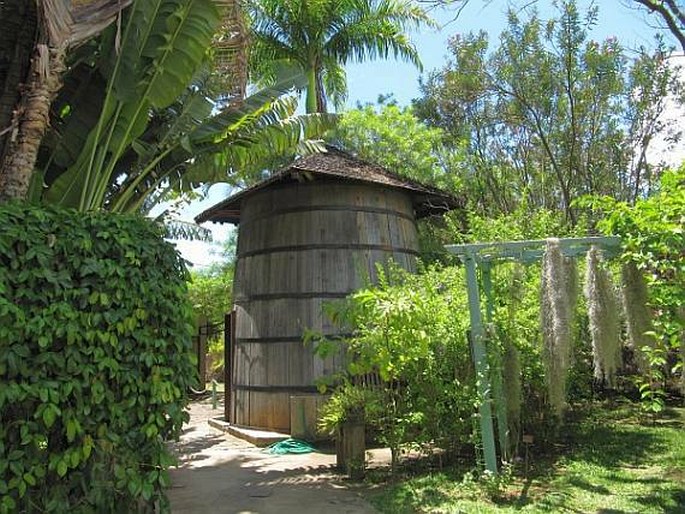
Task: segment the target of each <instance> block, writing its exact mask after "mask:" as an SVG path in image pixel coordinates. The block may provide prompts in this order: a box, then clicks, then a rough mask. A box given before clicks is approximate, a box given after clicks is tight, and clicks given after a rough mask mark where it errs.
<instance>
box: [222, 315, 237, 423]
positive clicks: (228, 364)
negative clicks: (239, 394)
mask: <svg viewBox="0 0 685 514" xmlns="http://www.w3.org/2000/svg"><path fill="white" fill-rule="evenodd" d="M234 321H235V310H233V311H231V312H228V313H226V314H224V419H225V420H226V421H231V405H232V402H231V393H233V341H234V339H235V338H234V337H233V331H234V325H235V323H234Z"/></svg>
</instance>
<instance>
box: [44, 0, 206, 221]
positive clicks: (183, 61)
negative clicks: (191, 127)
mask: <svg viewBox="0 0 685 514" xmlns="http://www.w3.org/2000/svg"><path fill="white" fill-rule="evenodd" d="M218 21H219V17H218V14H217V11H216V9H215V7H214V5H213V2H211V0H137V1H136V2H134V5H133V7H132V8H131V9H129V11H128V12H127V17H126V21H125V24H124V27H125V28H124V30H123V39H122V40H121V42H120V44H118V35H117V34H114V35H113V36H112V34H110V35H109V37H105V38H103V41H104V42H105V43H104V44H105V45H108V47H107V46H106V47H105V48H103V50H102V55H104V56H107V55H112V54H114V55H116V59H115V60H114V65H113V66H111V67H108V66H103V67H101V70H102V71H103V73H104V74H105V75H106V79H107V89H106V94H105V98H104V101H103V103H102V109H101V114H100V117H99V119H98V122H97V124H96V125H95V127H93V128H92V130H91V131H90V133H89V135H88V138H87V139H86V142H85V145H84V146H83V147H82V149H81V152H80V153H79V155H78V156H77V158H76V160H75V162H74V164H73V165H72V166H70V167H69V168H68V169H67V170H66V171H65V172H64V173H62V174H61V175H60V176H59V177H58V178H57V179H56V180H55V181H54V183H52V184H51V186H50V188H49V189H48V191H47V192H46V194H45V199H46V200H47V201H49V202H54V203H60V204H62V205H66V206H70V207H76V208H80V209H91V208H99V207H102V206H103V205H104V203H105V199H106V197H107V194H108V191H109V188H110V186H111V185H112V180H113V178H114V175H115V171H116V169H117V165H118V163H119V161H120V160H121V159H122V157H123V156H124V155H125V154H126V153H127V152H128V151H130V149H131V147H132V145H133V143H134V141H136V140H137V138H139V137H140V136H141V135H142V134H143V133H144V132H145V130H146V128H147V126H148V123H149V121H150V118H151V112H152V109H153V108H155V109H161V108H164V107H167V106H169V105H170V104H171V103H172V102H174V100H175V99H176V98H178V97H179V96H180V95H181V93H183V92H184V90H185V88H186V87H187V85H188V84H189V83H190V82H191V80H192V78H193V76H194V75H195V73H196V72H197V70H198V68H199V67H200V66H201V65H202V63H203V60H204V56H205V52H206V49H207V48H208V46H209V45H210V42H211V38H212V35H213V33H214V31H215V29H216V26H217V24H218ZM119 47H120V50H119V52H118V54H116V51H117V48H119Z"/></svg>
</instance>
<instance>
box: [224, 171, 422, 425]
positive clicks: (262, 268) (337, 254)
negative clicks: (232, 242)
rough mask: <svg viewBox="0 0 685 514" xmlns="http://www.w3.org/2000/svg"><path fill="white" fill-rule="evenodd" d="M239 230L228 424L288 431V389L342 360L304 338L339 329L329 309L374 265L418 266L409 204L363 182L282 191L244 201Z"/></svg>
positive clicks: (372, 271)
mask: <svg viewBox="0 0 685 514" xmlns="http://www.w3.org/2000/svg"><path fill="white" fill-rule="evenodd" d="M308 206H309V207H311V209H307V207H308ZM329 207H331V208H329ZM335 207H337V208H335ZM239 230H240V232H239V252H238V261H237V263H236V273H235V282H234V294H235V297H236V308H237V314H236V352H235V354H236V371H235V380H236V388H235V393H234V394H235V401H234V405H235V416H234V419H232V420H231V421H232V422H234V423H236V424H240V425H247V426H254V427H262V428H271V429H277V430H288V428H289V424H290V413H289V403H288V402H289V400H288V398H289V394H288V393H287V391H288V390H289V389H290V390H292V392H293V393H295V392H296V391H297V390H298V388H307V387H309V388H311V387H313V386H314V384H315V382H316V379H317V378H319V377H321V376H324V375H329V374H331V373H334V372H336V371H338V370H340V369H341V368H342V366H343V354H342V353H341V354H338V355H333V356H330V357H328V358H327V359H325V360H321V359H319V358H317V357H315V356H314V354H313V348H312V347H311V346H304V345H303V344H302V343H301V337H302V335H303V332H304V331H305V329H307V328H309V329H312V330H316V331H326V333H331V331H334V330H336V329H335V327H333V326H332V325H331V323H330V321H329V320H328V319H326V318H325V317H324V315H323V305H324V304H325V303H326V302H329V301H335V299H336V298H340V297H343V296H344V295H346V294H348V293H350V292H351V291H353V290H355V289H357V288H359V287H360V286H361V285H364V283H365V281H366V277H364V275H366V276H369V277H371V278H372V279H375V276H376V275H375V273H376V272H375V263H376V262H381V263H385V262H387V260H388V258H391V257H392V258H394V259H395V260H397V261H398V264H400V265H402V264H403V262H410V261H413V259H414V255H416V253H417V248H416V241H417V237H416V224H415V222H414V221H413V210H412V204H411V200H410V198H409V195H407V194H406V193H405V192H403V191H398V190H388V189H383V188H382V187H379V186H368V185H364V184H354V185H353V184H349V183H341V184H335V183H330V182H327V183H317V182H312V183H302V184H297V185H292V186H288V187H275V188H274V189H273V190H269V189H267V190H263V191H261V192H258V193H256V194H255V195H253V196H251V197H248V198H246V199H245V200H243V205H242V214H241V224H240V226H239ZM403 257H404V259H403ZM337 330H340V329H337ZM333 333H335V332H333ZM269 388H271V389H269ZM283 389H285V392H284V391H283ZM300 390H301V389H300Z"/></svg>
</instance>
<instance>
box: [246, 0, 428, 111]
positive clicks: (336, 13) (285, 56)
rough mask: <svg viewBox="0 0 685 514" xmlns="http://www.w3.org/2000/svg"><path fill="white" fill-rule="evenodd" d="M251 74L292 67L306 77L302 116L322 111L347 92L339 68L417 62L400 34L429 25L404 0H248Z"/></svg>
mask: <svg viewBox="0 0 685 514" xmlns="http://www.w3.org/2000/svg"><path fill="white" fill-rule="evenodd" d="M246 10H247V12H248V14H249V16H250V18H251V20H252V48H251V56H250V60H251V65H252V70H253V73H255V75H256V76H260V77H267V78H268V77H269V75H270V73H271V67H272V65H273V63H275V62H278V61H288V62H290V63H296V64H297V65H298V66H299V67H300V68H301V69H302V71H304V72H305V73H306V75H307V79H308V83H307V88H306V90H307V112H310V113H312V112H326V96H330V97H331V98H332V100H333V103H334V104H335V105H336V106H339V105H341V104H342V102H343V101H344V100H345V94H346V92H347V83H346V77H345V70H344V65H345V64H347V63H348V62H352V61H356V62H362V61H366V60H369V59H375V58H383V59H385V58H387V57H388V55H390V54H392V55H393V56H394V57H395V58H401V59H404V60H406V61H409V62H411V63H413V64H414V65H416V66H417V67H419V68H421V61H420V60H419V56H418V53H417V51H416V48H415V47H414V45H413V44H412V43H411V42H410V41H409V38H408V37H407V34H406V33H405V30H406V29H407V28H409V27H419V26H421V25H432V24H433V21H432V20H431V19H430V18H429V17H428V15H427V14H426V13H425V12H424V11H423V10H422V9H421V8H420V7H417V6H413V5H410V4H409V3H408V2H406V1H404V0H248V1H247V5H246Z"/></svg>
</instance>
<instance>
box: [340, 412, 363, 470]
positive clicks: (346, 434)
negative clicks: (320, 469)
mask: <svg viewBox="0 0 685 514" xmlns="http://www.w3.org/2000/svg"><path fill="white" fill-rule="evenodd" d="M335 445H336V461H337V462H336V464H337V466H338V469H339V470H340V471H342V472H343V473H345V474H346V475H347V476H349V477H350V478H351V479H352V480H361V479H362V478H364V468H365V464H366V462H365V459H366V430H365V428H364V422H363V421H347V422H344V423H343V424H342V425H341V426H340V428H339V429H338V436H337V437H336V440H335Z"/></svg>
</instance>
